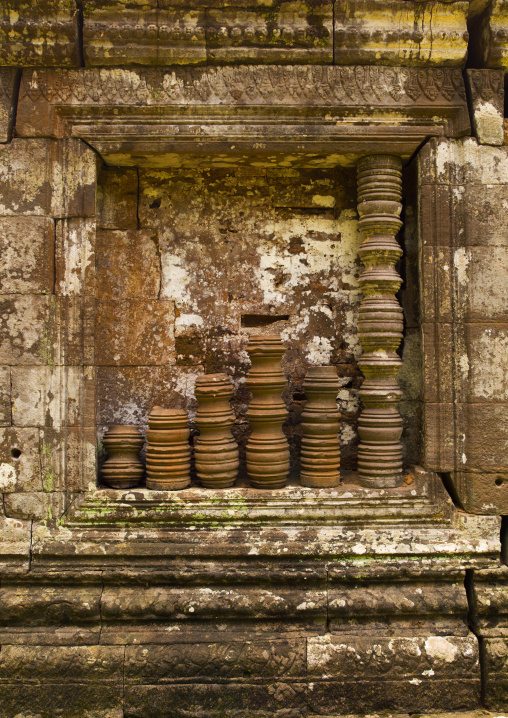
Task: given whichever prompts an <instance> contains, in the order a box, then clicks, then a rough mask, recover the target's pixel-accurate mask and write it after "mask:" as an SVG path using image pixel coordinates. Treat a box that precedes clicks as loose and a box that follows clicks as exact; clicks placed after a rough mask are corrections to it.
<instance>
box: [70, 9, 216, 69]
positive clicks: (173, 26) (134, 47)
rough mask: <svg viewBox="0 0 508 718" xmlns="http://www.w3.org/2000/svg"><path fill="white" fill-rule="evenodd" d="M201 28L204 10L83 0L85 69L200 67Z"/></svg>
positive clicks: (202, 57) (202, 54)
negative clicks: (144, 66)
mask: <svg viewBox="0 0 508 718" xmlns="http://www.w3.org/2000/svg"><path fill="white" fill-rule="evenodd" d="M177 4H178V3H175V5H177ZM205 28H206V21H205V13H204V11H203V10H197V9H194V8H192V7H188V6H185V5H183V6H180V7H171V6H169V7H168V6H167V5H166V6H162V7H159V5H158V4H157V3H156V2H154V1H153V0H148V2H145V3H143V4H136V3H131V2H130V3H126V2H125V0H117V1H116V2H111V0H101V1H100V2H90V1H89V0H86V2H85V12H84V26H83V39H84V48H85V58H86V64H87V65H130V64H136V65H139V64H147V65H154V64H159V65H179V64H185V65H189V64H195V63H200V64H204V63H205V62H206V41H205Z"/></svg>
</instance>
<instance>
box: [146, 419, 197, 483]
mask: <svg viewBox="0 0 508 718" xmlns="http://www.w3.org/2000/svg"><path fill="white" fill-rule="evenodd" d="M148 426H149V429H147V432H146V438H147V441H148V444H147V447H146V485H147V486H148V488H149V489H160V490H167V491H175V490H176V489H184V488H185V487H186V486H188V485H189V484H190V446H189V434H190V429H189V420H188V418H187V414H186V413H185V411H182V410H181V409H163V408H162V407H160V406H154V407H153V409H152V411H151V412H150V415H149V417H148Z"/></svg>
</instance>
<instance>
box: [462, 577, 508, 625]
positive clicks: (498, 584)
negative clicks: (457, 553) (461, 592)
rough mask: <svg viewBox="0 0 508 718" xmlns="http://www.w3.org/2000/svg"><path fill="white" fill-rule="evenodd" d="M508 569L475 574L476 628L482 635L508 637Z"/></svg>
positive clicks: (474, 615)
mask: <svg viewBox="0 0 508 718" xmlns="http://www.w3.org/2000/svg"><path fill="white" fill-rule="evenodd" d="M507 584H508V566H506V565H504V566H503V565H502V564H501V565H495V564H494V565H492V566H491V567H490V568H485V569H477V570H475V571H474V573H473V576H472V581H471V586H470V589H471V597H470V600H471V618H472V626H473V629H474V631H475V633H477V634H478V635H479V636H482V637H487V638H505V639H507V638H508V591H507V590H506V589H507Z"/></svg>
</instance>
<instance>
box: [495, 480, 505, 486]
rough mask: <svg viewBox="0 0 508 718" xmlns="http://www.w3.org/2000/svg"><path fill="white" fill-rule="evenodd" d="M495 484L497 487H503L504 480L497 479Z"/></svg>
mask: <svg viewBox="0 0 508 718" xmlns="http://www.w3.org/2000/svg"><path fill="white" fill-rule="evenodd" d="M494 483H495V485H496V486H502V485H503V479H496V480H495V481H494Z"/></svg>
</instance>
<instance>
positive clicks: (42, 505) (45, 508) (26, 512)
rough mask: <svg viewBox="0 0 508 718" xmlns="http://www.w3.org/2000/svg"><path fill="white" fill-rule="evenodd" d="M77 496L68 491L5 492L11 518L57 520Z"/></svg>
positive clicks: (5, 506) (7, 508)
mask: <svg viewBox="0 0 508 718" xmlns="http://www.w3.org/2000/svg"><path fill="white" fill-rule="evenodd" d="M74 498H75V496H73V495H72V494H70V493H68V492H62V491H54V492H52V493H49V494H48V493H45V492H43V491H39V492H30V493H21V494H20V493H14V494H5V496H4V510H5V515H6V516H8V517H9V518H11V519H24V520H28V519H35V520H37V521H57V520H58V519H60V518H61V516H62V514H63V513H65V511H67V509H68V508H69V506H70V504H71V503H72V501H73V500H74Z"/></svg>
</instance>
